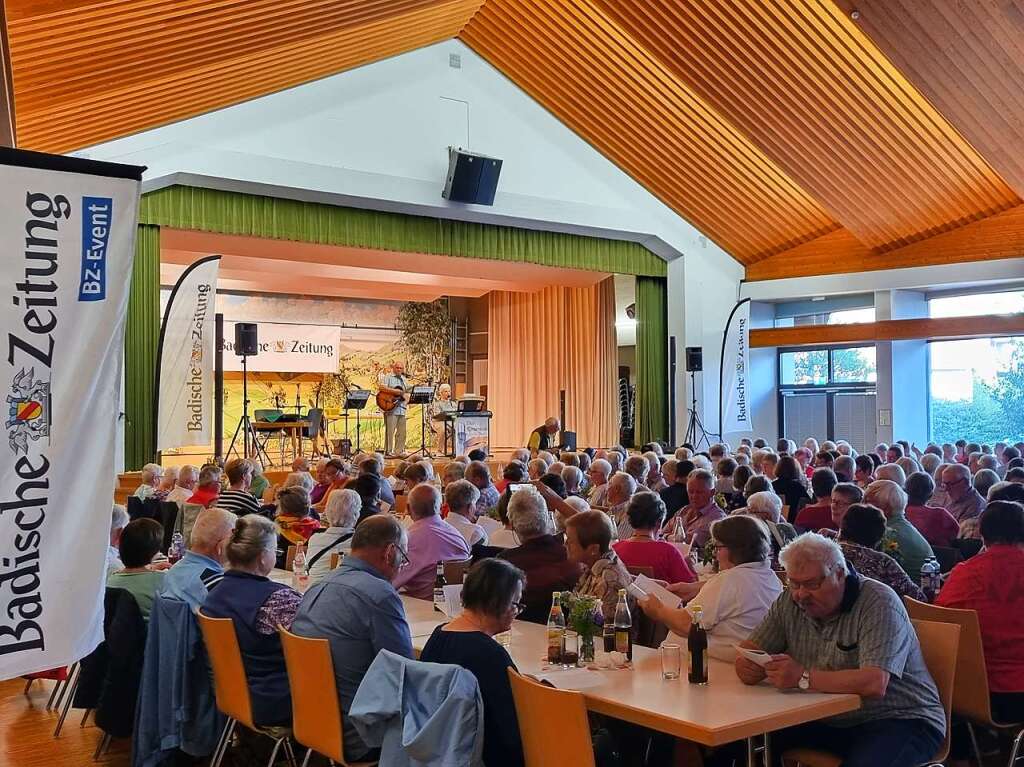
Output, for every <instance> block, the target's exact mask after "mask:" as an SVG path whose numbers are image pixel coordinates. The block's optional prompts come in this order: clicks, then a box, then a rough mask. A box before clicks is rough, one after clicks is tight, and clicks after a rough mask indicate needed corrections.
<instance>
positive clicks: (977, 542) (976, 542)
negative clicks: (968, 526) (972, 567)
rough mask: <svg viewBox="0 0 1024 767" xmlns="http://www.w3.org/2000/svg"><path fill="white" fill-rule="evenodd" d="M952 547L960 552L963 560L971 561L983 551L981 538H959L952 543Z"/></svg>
mask: <svg viewBox="0 0 1024 767" xmlns="http://www.w3.org/2000/svg"><path fill="white" fill-rule="evenodd" d="M950 545H952V547H953V548H954V549H956V550H957V551H959V552H960V556H961V557H962V558H963V559H970V558H971V557H973V556H974V555H975V554H977V553H978V552H979V551H981V546H982V541H981V539H980V538H957V539H956V540H955V541H950Z"/></svg>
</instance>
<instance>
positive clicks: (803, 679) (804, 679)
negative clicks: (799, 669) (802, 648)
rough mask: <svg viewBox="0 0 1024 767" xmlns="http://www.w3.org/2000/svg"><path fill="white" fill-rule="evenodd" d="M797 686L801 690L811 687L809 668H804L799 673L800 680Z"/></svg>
mask: <svg viewBox="0 0 1024 767" xmlns="http://www.w3.org/2000/svg"><path fill="white" fill-rule="evenodd" d="M797 687H799V688H800V689H801V690H809V689H811V672H810V670H809V669H805V670H804V673H802V674H801V675H800V681H799V682H797Z"/></svg>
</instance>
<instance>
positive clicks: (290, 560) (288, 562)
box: [284, 543, 297, 571]
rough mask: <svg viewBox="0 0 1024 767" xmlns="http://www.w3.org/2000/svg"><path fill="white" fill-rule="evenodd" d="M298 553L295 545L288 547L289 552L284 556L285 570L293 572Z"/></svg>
mask: <svg viewBox="0 0 1024 767" xmlns="http://www.w3.org/2000/svg"><path fill="white" fill-rule="evenodd" d="M296 551H297V549H296V548H295V544H294V543H293V544H292V545H291V546H289V547H288V551H286V552H285V554H284V569H285V570H288V571H291V569H292V565H293V564H294V563H295V552H296Z"/></svg>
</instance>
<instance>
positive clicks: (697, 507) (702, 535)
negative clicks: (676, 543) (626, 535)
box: [620, 469, 725, 549]
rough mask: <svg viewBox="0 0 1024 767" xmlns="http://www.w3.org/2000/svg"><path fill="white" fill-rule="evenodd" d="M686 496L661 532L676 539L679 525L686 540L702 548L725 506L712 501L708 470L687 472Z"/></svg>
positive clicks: (712, 490) (713, 495) (713, 479)
mask: <svg viewBox="0 0 1024 767" xmlns="http://www.w3.org/2000/svg"><path fill="white" fill-rule="evenodd" d="M686 495H687V497H688V498H689V499H690V502H689V504H687V505H686V506H684V507H683V508H682V509H680V510H679V513H678V514H676V516H675V517H674V518H673V519H672V520H671V521H670V522H669V523H667V524H666V525H665V527H664V528H663V530H662V533H663V534H664V535H665V536H666V537H672V538H676V539H679V538H680V536H679V531H680V528H682V530H683V531H685V534H686V540H687V541H689V543H690V544H691V545H692V546H693V547H694V548H696V549H701V548H703V547H704V545H705V544H706V543H707V542H708V539H709V538H710V537H711V524H712V523H713V522H717V521H718V520H719V519H722V518H723V517H725V509H723V508H722V507H721V506H719V505H718V504H717V503H716V502H715V478H714V476H713V475H712V474H711V472H710V471H708V470H707V469H694V470H693V471H692V472H690V475H689V476H688V477H687V479H686ZM620 537H622V536H621V533H620Z"/></svg>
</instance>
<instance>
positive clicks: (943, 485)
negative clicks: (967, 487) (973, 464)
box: [939, 477, 967, 490]
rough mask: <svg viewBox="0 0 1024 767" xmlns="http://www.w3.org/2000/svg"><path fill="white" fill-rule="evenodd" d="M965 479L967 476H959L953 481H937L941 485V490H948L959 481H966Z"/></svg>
mask: <svg viewBox="0 0 1024 767" xmlns="http://www.w3.org/2000/svg"><path fill="white" fill-rule="evenodd" d="M966 481H967V477H960V479H957V480H954V481H953V482H940V483H939V487H941V488H942V489H943V490H949V488H951V487H956V486H957V485H959V484H960V483H961V482H966Z"/></svg>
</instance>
